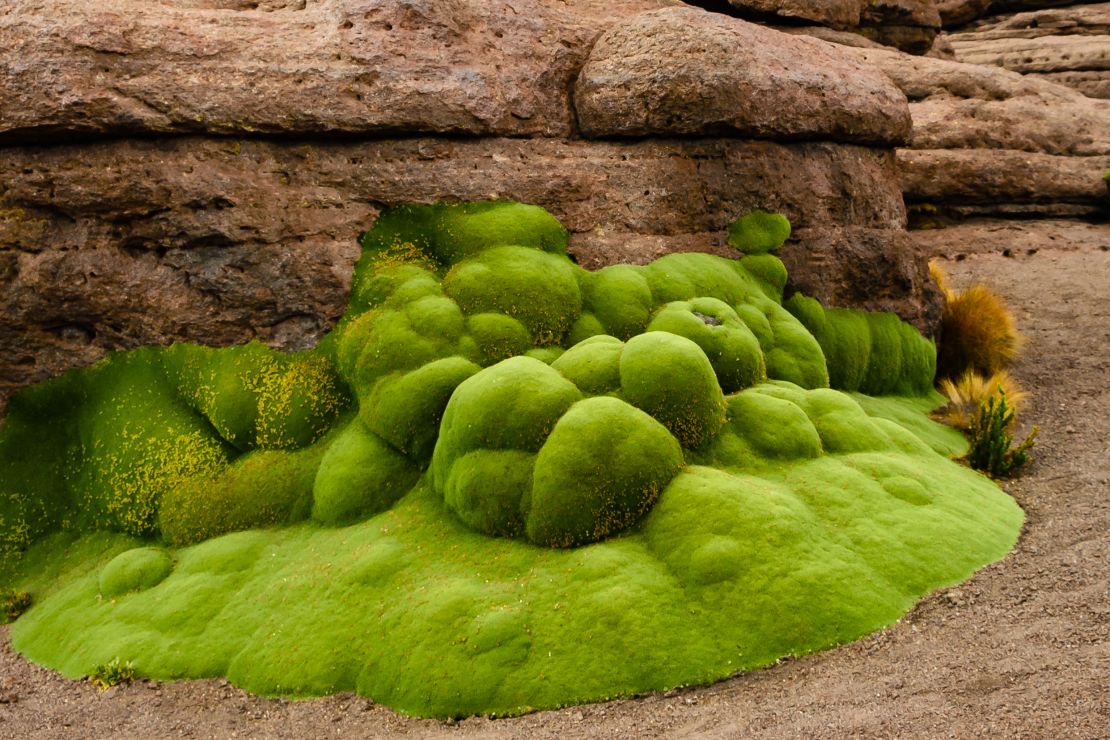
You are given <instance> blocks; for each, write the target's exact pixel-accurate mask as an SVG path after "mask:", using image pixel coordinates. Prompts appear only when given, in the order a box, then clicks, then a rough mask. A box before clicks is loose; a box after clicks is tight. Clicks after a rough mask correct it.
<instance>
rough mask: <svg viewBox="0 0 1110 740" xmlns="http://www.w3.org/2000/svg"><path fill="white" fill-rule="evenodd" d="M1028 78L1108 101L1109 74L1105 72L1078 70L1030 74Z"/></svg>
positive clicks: (1109, 90) (1109, 95) (1109, 93)
mask: <svg viewBox="0 0 1110 740" xmlns="http://www.w3.org/2000/svg"><path fill="white" fill-rule="evenodd" d="M1029 76H1030V77H1036V78H1038V79H1042V80H1045V81H1047V82H1052V83H1054V84H1057V85H1066V86H1067V87H1070V88H1074V89H1075V90H1078V91H1079V92H1081V93H1083V94H1084V95H1086V96H1087V97H1088V98H1102V99H1103V100H1110V73H1108V72H1107V71H1106V70H1094V69H1092V70H1079V71H1072V72H1049V73H1046V74H1040V73H1031V74H1030V75H1029Z"/></svg>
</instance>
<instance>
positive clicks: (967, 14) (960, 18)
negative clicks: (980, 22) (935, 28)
mask: <svg viewBox="0 0 1110 740" xmlns="http://www.w3.org/2000/svg"><path fill="white" fill-rule="evenodd" d="M990 5H991V0H937V13H938V14H939V15H940V22H941V25H942V26H944V27H945V28H954V27H956V26H962V25H963V24H965V23H970V22H971V21H973V20H975V19H976V18H980V17H982V16H984V15H986V14H987V9H988V8H989V7H990Z"/></svg>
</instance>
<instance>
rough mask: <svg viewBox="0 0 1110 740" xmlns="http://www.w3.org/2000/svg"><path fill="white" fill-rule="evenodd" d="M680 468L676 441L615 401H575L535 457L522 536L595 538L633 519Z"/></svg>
mask: <svg viewBox="0 0 1110 740" xmlns="http://www.w3.org/2000/svg"><path fill="white" fill-rule="evenodd" d="M682 465H683V457H682V449H681V448H680V447H679V444H678V441H677V440H676V439H675V438H674V437H673V436H672V435H671V434H670V433H669V432H668V431H667V429H666V428H665V427H664V426H663V425H662V424H660V423H659V422H658V421H656V420H655V419H653V418H652V417H650V416H648V415H647V414H646V413H644V412H643V411H641V410H639V409H637V408H635V407H634V406H631V405H630V404H628V403H625V402H624V401H621V400H620V399H617V398H609V397H598V398H588V399H585V400H583V401H579V402H578V403H576V404H575V405H574V406H571V408H570V410H569V411H567V413H566V414H565V415H564V416H563V417H562V418H560V419H559V422H558V423H557V424H556V425H555V429H554V430H553V431H552V432H551V436H550V437H548V439H547V442H546V443H545V444H544V446H543V447H542V448H541V449H540V452H539V454H538V455H537V456H536V464H535V472H534V473H533V476H532V491H531V496H530V498H529V500H528V507H527V518H526V529H527V533H528V539H529V540H531V541H532V542H534V543H536V544H538V545H544V546H547V547H573V546H576V545H582V544H585V543H588V542H597V541H599V540H602V539H605V538H606V537H608V536H610V535H612V534H615V533H617V532H620V531H621V530H623V529H625V528H627V527H629V526H631V525H632V524H635V523H636V522H637V521H639V519H640V518H641V517H642V516H643V515H644V514H646V513H647V512H648V511H649V510H650V509H651V506H652V505H653V504H654V503H655V500H656V499H657V498H658V496H659V493H660V492H661V491H662V490H663V488H665V487H666V485H667V484H668V483H669V482H670V481H671V479H672V478H673V477H674V476H675V475H676V474H677V473H678V471H679V469H680V468H681V467H682Z"/></svg>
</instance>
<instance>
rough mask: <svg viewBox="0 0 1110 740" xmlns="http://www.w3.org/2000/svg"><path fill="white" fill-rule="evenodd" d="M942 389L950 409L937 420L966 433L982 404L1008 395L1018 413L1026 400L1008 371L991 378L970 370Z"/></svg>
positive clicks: (947, 381) (945, 382)
mask: <svg viewBox="0 0 1110 740" xmlns="http://www.w3.org/2000/svg"><path fill="white" fill-rule="evenodd" d="M939 388H940V392H941V393H943V394H944V395H945V397H947V398H948V405H947V406H946V407H945V408H943V409H941V411H939V412H938V413H937V414H936V418H937V419H938V420H939V421H942V422H944V423H945V424H948V425H949V426H953V427H956V428H957V429H963V430H964V431H966V430H968V429H970V428H971V422H972V420H973V419H974V418H975V415H976V414H977V413H978V412H979V404H981V403H985V402H986V401H987V400H988V399H990V398H994V399H998V398H999V396H1000V395H1001V393H1005V394H1006V402H1007V405H1008V406H1009V408H1010V409H1012V410H1013V411H1014V412H1015V413H1016V412H1017V410H1018V409H1019V408H1020V407H1021V404H1022V401H1024V400H1025V397H1026V394H1025V391H1024V390H1022V388H1021V386H1020V385H1018V383H1017V381H1016V380H1014V379H1013V378H1012V377H1010V374H1009V373H1008V372H1006V371H1005V370H1002V371H1000V372H997V373H995V374H994V375H991V376H989V377H984V376H982V375H980V374H979V373H977V372H975V371H974V370H968V371H967V372H965V373H964V374H963V375H961V376H960V377H959V378H957V379H956V380H952V379H950V378H943V379H942V380H941V381H940V385H939Z"/></svg>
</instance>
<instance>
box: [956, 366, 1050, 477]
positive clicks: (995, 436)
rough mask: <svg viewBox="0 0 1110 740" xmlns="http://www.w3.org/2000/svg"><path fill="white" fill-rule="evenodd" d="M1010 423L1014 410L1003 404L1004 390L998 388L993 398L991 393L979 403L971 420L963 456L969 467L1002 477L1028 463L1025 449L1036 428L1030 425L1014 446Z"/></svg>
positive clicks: (1004, 402) (1032, 441) (1028, 448)
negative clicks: (969, 441) (965, 453)
mask: <svg viewBox="0 0 1110 740" xmlns="http://www.w3.org/2000/svg"><path fill="white" fill-rule="evenodd" d="M1013 423H1014V410H1013V409H1012V408H1010V407H1009V406H1008V405H1007V403H1006V392H1005V391H1004V390H1002V389H1001V388H1000V389H999V391H998V396H997V397H995V396H991V397H990V398H988V399H987V400H986V401H983V402H981V403H980V404H979V413H978V414H976V416H975V417H974V418H973V419H972V420H971V428H970V430H969V433H970V437H971V449H970V451H969V452H968V455H967V459H968V463H969V464H970V465H971V467H973V468H975V469H976V470H982V471H983V472H984V473H986V474H987V475H989V476H991V477H992V478H1006V477H1009V476H1011V475H1013V474H1014V473H1016V472H1017V471H1018V470H1019V469H1020V468H1021V467H1022V466H1023V465H1025V463H1027V462H1029V450H1030V449H1031V448H1032V447H1033V443H1034V441H1035V440H1036V437H1037V430H1038V427H1033V431H1032V432H1030V433H1029V436H1028V437H1026V438H1025V439H1024V440H1023V441H1022V442H1021V443H1020V444H1018V445H1016V446H1015V445H1014V437H1013V435H1012V434H1011V433H1010V428H1011V427H1012V426H1013Z"/></svg>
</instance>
